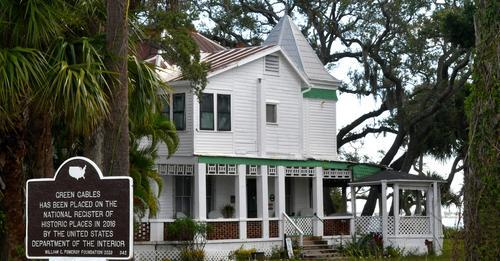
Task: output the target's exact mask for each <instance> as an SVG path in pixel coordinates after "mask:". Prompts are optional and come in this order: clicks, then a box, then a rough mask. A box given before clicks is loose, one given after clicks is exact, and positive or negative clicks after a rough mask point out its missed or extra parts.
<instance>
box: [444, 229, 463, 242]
mask: <svg viewBox="0 0 500 261" xmlns="http://www.w3.org/2000/svg"><path fill="white" fill-rule="evenodd" d="M443 235H444V238H445V239H454V240H456V239H462V240H463V239H464V229H463V228H455V227H443Z"/></svg>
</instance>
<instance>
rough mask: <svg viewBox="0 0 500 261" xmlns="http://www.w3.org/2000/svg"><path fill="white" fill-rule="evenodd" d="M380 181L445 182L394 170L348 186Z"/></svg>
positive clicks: (385, 171)
mask: <svg viewBox="0 0 500 261" xmlns="http://www.w3.org/2000/svg"><path fill="white" fill-rule="evenodd" d="M382 181H386V182H387V183H399V182H401V183H433V182H445V181H443V180H440V179H436V178H432V177H428V176H419V175H413V174H410V173H406V172H401V171H395V170H383V171H380V172H379V173H377V174H375V175H371V176H366V177H363V178H361V179H359V180H356V181H354V182H351V183H349V184H350V185H378V184H381V183H382Z"/></svg>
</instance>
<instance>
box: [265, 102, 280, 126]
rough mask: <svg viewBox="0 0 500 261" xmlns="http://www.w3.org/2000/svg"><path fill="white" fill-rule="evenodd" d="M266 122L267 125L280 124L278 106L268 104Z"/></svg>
mask: <svg viewBox="0 0 500 261" xmlns="http://www.w3.org/2000/svg"><path fill="white" fill-rule="evenodd" d="M266 122H267V123H273V124H276V123H278V105H277V104H274V103H267V104H266Z"/></svg>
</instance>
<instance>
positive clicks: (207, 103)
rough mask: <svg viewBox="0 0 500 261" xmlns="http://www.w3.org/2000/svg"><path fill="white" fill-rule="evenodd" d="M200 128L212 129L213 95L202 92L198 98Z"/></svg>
mask: <svg viewBox="0 0 500 261" xmlns="http://www.w3.org/2000/svg"><path fill="white" fill-rule="evenodd" d="M200 129H201V130H214V95H213V94H212V93H203V94H202V95H201V99H200Z"/></svg>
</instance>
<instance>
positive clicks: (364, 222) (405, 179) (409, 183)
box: [349, 170, 443, 254]
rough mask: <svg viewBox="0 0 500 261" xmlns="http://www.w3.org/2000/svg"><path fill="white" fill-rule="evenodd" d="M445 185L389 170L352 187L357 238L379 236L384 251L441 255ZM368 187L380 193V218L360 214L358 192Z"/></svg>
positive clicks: (359, 180)
mask: <svg viewBox="0 0 500 261" xmlns="http://www.w3.org/2000/svg"><path fill="white" fill-rule="evenodd" d="M441 182H443V181H442V180H438V179H435V178H431V177H427V176H418V175H412V174H409V173H404V172H399V171H392V170H385V171H381V172H379V173H377V174H375V175H372V176H367V177H364V178H361V179H358V180H355V181H354V182H351V183H349V185H350V186H351V191H353V192H354V193H353V200H352V204H353V215H354V219H355V222H354V224H355V230H354V233H355V235H366V234H369V233H379V234H381V235H382V238H383V245H384V247H387V246H393V247H398V248H401V249H404V251H405V252H411V253H420V254H422V253H426V252H428V251H429V248H430V247H431V246H432V250H433V251H434V252H435V253H436V254H440V253H441V250H442V247H443V231H442V223H441V194H440V190H439V183H441ZM365 186H369V187H372V188H375V189H378V191H379V192H380V193H379V201H378V202H379V204H378V205H379V206H378V207H379V211H378V212H379V213H378V215H372V216H363V215H360V216H358V215H357V214H356V213H357V211H356V189H359V188H360V187H365ZM391 195H392V206H388V205H387V199H388V197H390V196H391Z"/></svg>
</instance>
